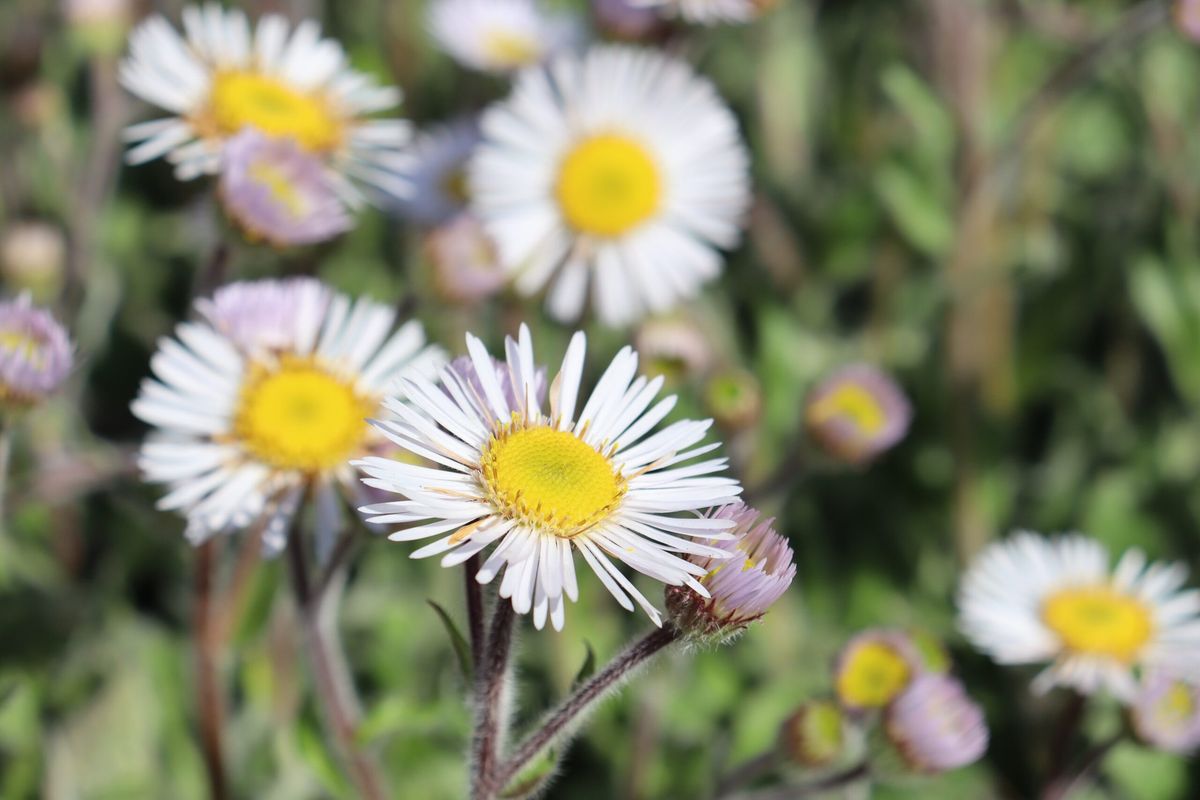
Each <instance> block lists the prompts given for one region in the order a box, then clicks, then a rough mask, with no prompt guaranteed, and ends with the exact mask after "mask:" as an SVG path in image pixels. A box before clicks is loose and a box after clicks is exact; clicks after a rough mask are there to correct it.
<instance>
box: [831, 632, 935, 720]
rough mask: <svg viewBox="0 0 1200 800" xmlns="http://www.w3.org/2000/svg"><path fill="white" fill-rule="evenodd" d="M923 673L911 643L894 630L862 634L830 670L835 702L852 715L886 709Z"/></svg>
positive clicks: (851, 641) (853, 639)
mask: <svg viewBox="0 0 1200 800" xmlns="http://www.w3.org/2000/svg"><path fill="white" fill-rule="evenodd" d="M922 671H923V665H922V659H921V655H920V653H919V652H918V650H917V648H916V647H915V646H914V645H913V643H912V641H911V640H910V639H909V638H908V637H907V636H906V635H904V634H903V633H901V632H899V631H894V630H883V629H880V630H868V631H863V632H862V633H860V634H858V635H857V636H855V637H854V638H852V639H851V640H850V641H849V642H847V643H846V646H845V647H843V648H842V652H841V653H840V654H839V655H838V658H837V662H836V665H835V667H834V685H835V688H836V691H837V696H838V700H840V701H841V703H842V705H843V706H845V707H846V708H848V709H851V710H854V711H866V710H870V709H877V708H882V707H884V706H886V705H887V704H888V703H890V702H892V701H893V700H894V699H896V697H897V696H899V694H900V693H901V692H902V691H904V689H905V688H907V686H908V684H909V683H910V682H911V681H912V680H913V678H914V677H915V676H916V675H918V674H920V673H921V672H922Z"/></svg>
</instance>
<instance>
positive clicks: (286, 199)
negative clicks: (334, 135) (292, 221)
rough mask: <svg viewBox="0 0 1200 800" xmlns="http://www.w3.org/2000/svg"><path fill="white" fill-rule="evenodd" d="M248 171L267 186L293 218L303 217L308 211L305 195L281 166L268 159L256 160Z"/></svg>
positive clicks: (273, 196) (276, 200)
mask: <svg viewBox="0 0 1200 800" xmlns="http://www.w3.org/2000/svg"><path fill="white" fill-rule="evenodd" d="M248 172H249V173H250V177H251V178H253V179H254V180H255V181H257V182H258V183H260V184H262V185H263V186H265V187H267V190H268V191H269V192H270V193H271V197H272V198H274V200H275V202H277V203H279V205H281V206H283V207H284V208H286V209H287V212H288V213H289V214H291V215H292V217H293V218H298V217H302V216H303V215H304V213H305V211H307V208H306V204H305V202H304V197H303V196H302V195H301V194H300V192H298V191H296V186H295V184H293V183H292V181H291V180H290V179H289V178H288V176H287V173H285V172H284V171H283V170H281V169H280V168H279V167H277V166H275V165H274V164H271V163H269V162H267V161H256V162H255V163H253V164H251V165H250V169H249V170H248Z"/></svg>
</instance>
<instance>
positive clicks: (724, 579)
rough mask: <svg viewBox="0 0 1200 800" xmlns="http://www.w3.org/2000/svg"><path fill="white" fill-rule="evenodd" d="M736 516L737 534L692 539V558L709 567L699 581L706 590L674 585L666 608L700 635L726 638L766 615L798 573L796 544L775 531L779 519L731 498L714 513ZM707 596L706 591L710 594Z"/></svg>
mask: <svg viewBox="0 0 1200 800" xmlns="http://www.w3.org/2000/svg"><path fill="white" fill-rule="evenodd" d="M711 518H713V519H728V520H732V521H733V523H734V525H733V527H732V528H731V529H729V533H731V534H733V537H734V538H731V539H722V540H717V541H715V542H714V543H713V545H711V546H709V545H697V544H689V548H692V549H693V550H694V552H692V553H690V554H689V556H688V558H689V560H690V561H692V563H694V564H697V565H699V566H701V567H704V568H705V569H706V570H708V572H707V573H706V574H705V575H704V576H703V577H702V578H700V580H699V586H700V587H701V588H703V589H704V593H701V592H700V591H697V588H696V587H691V586H669V587H667V592H666V602H667V611H668V613H669V614H670V615H671V618H672V621H673V622H674V623H675V625H676V626H677V627H678V628H679V629H680V630H682V631H684V632H685V633H687V634H689V635H691V636H694V637H700V638H707V637H716V638H724V637H726V636H730V635H732V634H735V633H737V632H738V631H740V630H742V629H743V628H745V627H746V626H747V625H749V624H750V623H752V622H754V621H755V620H757V619H759V618H761V617H762V616H763V615H764V614H766V613H767V610H768V609H769V608H770V607H771V606H772V605H774V604H775V601H777V600H778V599H779V598H780V597H782V596H783V593H784V592H786V591H787V588H788V587H789V586H790V585H791V583H792V579H793V578H795V577H796V565H795V564H794V563H793V561H792V548H791V547H789V546H788V543H787V540H786V539H784V538H783V537H782V536H780V535H779V534H778V533H776V532H775V530H774V528H773V527H772V525H773V524H774V520H772V519H767V520H762V521H760V520H759V512H758V511H757V510H756V509H753V508H751V507H749V506H747V505H744V504H742V503H731V504H730V505H727V506H723V507H721V508H719V509H717V510H716V511H715V512H713V513H712V514H711ZM705 593H706V594H707V596H706V594H705Z"/></svg>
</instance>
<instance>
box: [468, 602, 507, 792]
mask: <svg viewBox="0 0 1200 800" xmlns="http://www.w3.org/2000/svg"><path fill="white" fill-rule="evenodd" d="M515 622H516V612H515V611H513V607H512V603H509V602H508V601H507V600H505V599H504V598H500V597H498V598H496V607H495V609H494V610H493V611H492V620H491V624H490V625H489V626H488V634H487V644H486V648H485V649H484V651H483V653H482V655H480V656H477V657H476V658H475V662H476V664H475V731H474V735H473V736H472V739H471V797H472V798H473V800H491V798H493V797H495V795H496V792H497V791H499V789H502V788H503V786H504V784H503V783H501V784H500V785H499V787H498V788H497V786H496V782H495V781H493V780H491V778H492V776H493V774H494V773H495V772H496V770H497V765H498V763H499V758H500V753H501V748H503V746H504V739H505V738H506V735H507V732H508V731H507V728H508V713H507V705H508V703H507V694H508V682H509V681H508V675H509V657H510V655H511V654H512V642H513V628H514V623H515ZM472 636H474V633H473V634H472ZM473 652H477V651H474V650H473Z"/></svg>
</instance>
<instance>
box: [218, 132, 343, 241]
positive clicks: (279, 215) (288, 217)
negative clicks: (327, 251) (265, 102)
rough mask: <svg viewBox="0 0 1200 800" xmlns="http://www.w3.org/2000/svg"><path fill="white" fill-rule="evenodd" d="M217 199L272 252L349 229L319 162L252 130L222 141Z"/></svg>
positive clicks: (340, 203)
mask: <svg viewBox="0 0 1200 800" xmlns="http://www.w3.org/2000/svg"><path fill="white" fill-rule="evenodd" d="M218 196H219V197H220V199H221V205H222V207H224V209H225V212H226V213H227V214H228V215H229V217H230V219H232V220H233V222H234V223H235V224H236V225H237V226H238V227H239V228H241V229H242V230H243V231H245V233H246V236H247V237H248V238H249V239H250V240H252V241H257V240H261V241H265V242H267V243H268V244H272V245H274V246H276V247H292V246H297V245H308V244H316V243H318V242H323V241H326V240H328V239H332V238H334V237H335V236H338V235H340V234H342V233H345V232H346V231H348V230H350V228H352V227H353V225H354V222H353V220H352V219H351V217H350V214H349V213H348V212H347V210H346V206H345V203H343V201H342V199H341V197H340V196H339V195H338V193H337V189H336V187H335V186H334V183H333V181H332V180H331V179H330V174H329V171H328V170H327V169H326V168H325V166H324V164H322V162H321V161H320V160H319V159H317V158H314V157H313V156H312V155H311V154H309V153H306V152H304V151H303V150H301V149H300V147H299V146H298V145H297V144H296V143H295V142H294V141H293V140H291V139H273V138H269V137H266V136H263V135H262V134H261V133H259V132H258V131H256V130H254V129H253V128H247V129H246V130H244V131H242V132H241V133H239V134H238V135H237V136H234V137H233V138H232V139H230V140H229V141H228V142H226V144H225V148H224V151H223V153H222V163H221V180H220V183H219V184H218Z"/></svg>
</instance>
